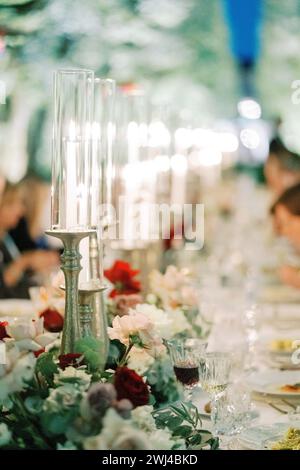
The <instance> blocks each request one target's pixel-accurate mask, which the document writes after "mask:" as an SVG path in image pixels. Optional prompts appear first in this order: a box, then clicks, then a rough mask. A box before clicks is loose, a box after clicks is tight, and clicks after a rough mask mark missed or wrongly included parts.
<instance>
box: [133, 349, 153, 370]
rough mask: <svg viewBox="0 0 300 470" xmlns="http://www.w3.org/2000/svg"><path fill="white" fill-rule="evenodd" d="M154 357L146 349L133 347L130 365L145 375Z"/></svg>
mask: <svg viewBox="0 0 300 470" xmlns="http://www.w3.org/2000/svg"><path fill="white" fill-rule="evenodd" d="M153 362H154V358H153V357H152V356H151V355H150V354H148V352H147V351H146V350H145V349H141V348H136V347H133V348H132V349H131V351H130V355H129V360H128V367H129V369H133V370H135V371H136V373H137V374H139V375H144V374H145V372H147V370H148V369H149V368H150V367H151V366H152V364H153Z"/></svg>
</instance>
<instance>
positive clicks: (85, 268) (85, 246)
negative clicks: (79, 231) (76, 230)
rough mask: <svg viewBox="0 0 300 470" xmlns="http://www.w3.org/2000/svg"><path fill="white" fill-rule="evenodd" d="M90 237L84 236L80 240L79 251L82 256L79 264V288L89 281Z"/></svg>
mask: <svg viewBox="0 0 300 470" xmlns="http://www.w3.org/2000/svg"><path fill="white" fill-rule="evenodd" d="M89 241H90V239H89V237H85V238H83V239H82V240H81V242H80V245H79V251H80V254H81V256H82V258H81V261H80V264H81V267H82V269H81V271H80V273H79V288H80V287H82V286H83V285H84V284H86V283H88V282H89V281H90V256H89V254H90V253H89V250H90V243H89Z"/></svg>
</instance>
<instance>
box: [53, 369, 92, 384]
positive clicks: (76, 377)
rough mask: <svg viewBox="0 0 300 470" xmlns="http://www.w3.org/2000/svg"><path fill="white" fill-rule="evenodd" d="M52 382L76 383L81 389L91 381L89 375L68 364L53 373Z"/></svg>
mask: <svg viewBox="0 0 300 470" xmlns="http://www.w3.org/2000/svg"><path fill="white" fill-rule="evenodd" d="M54 383H55V384H56V385H62V384H65V383H73V384H74V383H76V384H77V385H78V386H79V387H80V388H82V389H83V390H87V389H88V387H89V385H90V383H91V376H90V375H89V374H87V373H86V372H85V371H84V370H82V369H76V368H75V367H72V366H69V367H66V368H65V369H64V370H60V371H59V373H58V374H55V375H54Z"/></svg>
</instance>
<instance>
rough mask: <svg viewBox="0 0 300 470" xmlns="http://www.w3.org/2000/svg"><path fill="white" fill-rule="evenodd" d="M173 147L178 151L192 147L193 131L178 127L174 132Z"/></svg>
mask: <svg viewBox="0 0 300 470" xmlns="http://www.w3.org/2000/svg"><path fill="white" fill-rule="evenodd" d="M175 145H176V147H178V148H180V149H188V148H189V147H191V146H192V145H193V130H192V129H187V128H186V127H179V128H178V129H176V131H175Z"/></svg>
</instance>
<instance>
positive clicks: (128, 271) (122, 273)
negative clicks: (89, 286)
mask: <svg viewBox="0 0 300 470" xmlns="http://www.w3.org/2000/svg"><path fill="white" fill-rule="evenodd" d="M137 274H139V271H138V270H137V269H132V268H131V266H130V264H129V263H126V262H125V261H121V260H116V261H115V263H114V265H113V267H112V268H110V269H106V270H105V271H104V275H105V277H106V278H107V279H108V280H109V281H110V282H111V283H112V284H113V285H114V289H113V290H112V291H111V293H110V294H109V296H110V297H115V296H116V295H119V294H124V295H128V294H136V293H137V292H140V290H141V283H140V281H138V280H136V279H134V277H135V276H137Z"/></svg>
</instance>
